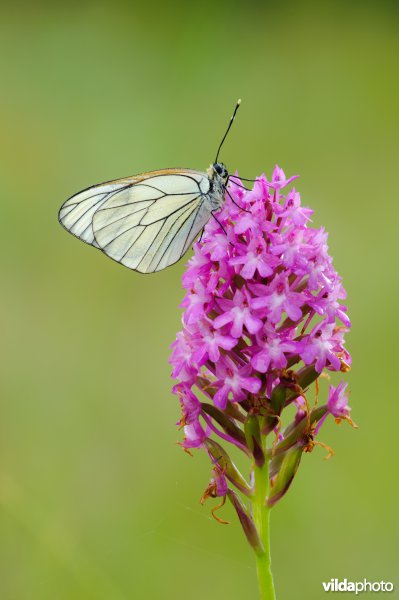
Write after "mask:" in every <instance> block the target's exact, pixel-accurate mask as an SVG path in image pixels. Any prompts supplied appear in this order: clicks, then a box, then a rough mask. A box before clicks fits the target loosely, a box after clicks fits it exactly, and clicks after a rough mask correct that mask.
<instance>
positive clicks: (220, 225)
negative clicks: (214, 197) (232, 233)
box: [211, 212, 227, 235]
mask: <svg viewBox="0 0 399 600" xmlns="http://www.w3.org/2000/svg"><path fill="white" fill-rule="evenodd" d="M211 215H212V217H213V218H214V219H215V221H216V223H218V225H219V227H221V228H222V229H223V231H224V234H225V235H227V231H226V230H225V228H224V227H223V225H222V224H221V222H220V221H219V219H218V218H217V217H215V215H214V214H213V212H211Z"/></svg>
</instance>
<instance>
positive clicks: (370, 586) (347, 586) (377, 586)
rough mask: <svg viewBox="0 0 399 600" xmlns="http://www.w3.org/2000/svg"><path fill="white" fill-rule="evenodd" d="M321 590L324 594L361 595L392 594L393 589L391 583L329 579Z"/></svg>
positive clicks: (324, 582)
mask: <svg viewBox="0 0 399 600" xmlns="http://www.w3.org/2000/svg"><path fill="white" fill-rule="evenodd" d="M322 583H323V588H324V591H325V592H354V593H355V594H361V593H362V592H392V591H393V589H394V586H393V583H391V582H390V581H373V582H372V581H367V579H364V580H363V581H348V580H347V579H343V580H342V581H339V580H338V579H331V580H330V581H323V582H322Z"/></svg>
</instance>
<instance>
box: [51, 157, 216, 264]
mask: <svg viewBox="0 0 399 600" xmlns="http://www.w3.org/2000/svg"><path fill="white" fill-rule="evenodd" d="M209 188H210V183H209V178H208V177H207V175H206V174H205V173H202V172H200V171H194V170H189V169H179V170H176V169H165V170H163V171H154V172H151V173H144V174H141V175H137V176H135V177H130V178H126V179H120V180H116V181H111V182H107V183H105V184H101V185H98V186H94V187H92V188H89V189H87V190H84V191H83V192H80V193H79V194H76V195H75V196H73V197H72V198H70V199H69V200H67V201H66V202H65V203H64V204H63V206H62V207H61V210H60V214H59V218H60V222H61V223H62V225H64V227H65V228H66V229H68V230H69V231H70V232H71V233H73V234H74V235H75V236H77V237H79V238H80V239H82V240H83V241H85V242H87V243H89V244H92V245H93V246H97V247H99V248H100V249H101V250H102V251H103V252H105V254H107V255H108V256H109V257H111V258H112V259H114V260H116V261H118V262H120V263H122V264H123V265H125V266H127V267H129V268H130V269H134V270H136V271H139V272H141V273H152V272H154V271H160V270H162V269H164V268H166V267H168V266H169V265H172V264H173V263H175V262H177V261H178V260H179V259H180V258H181V257H182V255H183V254H184V253H185V252H186V251H187V249H188V248H189V246H190V244H191V243H192V241H193V240H194V239H195V237H196V236H197V235H198V234H199V232H200V231H201V229H202V228H203V227H204V225H205V224H206V222H207V221H208V220H209V217H210V214H211V207H210V204H209V202H208V201H207V199H208V196H207V193H208V192H209Z"/></svg>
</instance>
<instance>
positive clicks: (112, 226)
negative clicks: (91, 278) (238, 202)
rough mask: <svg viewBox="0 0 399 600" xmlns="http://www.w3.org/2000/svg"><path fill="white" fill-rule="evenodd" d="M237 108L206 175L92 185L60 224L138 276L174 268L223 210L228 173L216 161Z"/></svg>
mask: <svg viewBox="0 0 399 600" xmlns="http://www.w3.org/2000/svg"><path fill="white" fill-rule="evenodd" d="M240 103H241V100H238V102H237V104H236V107H235V110H234V113H233V116H232V117H231V119H230V122H229V125H228V127H227V130H226V133H225V134H224V136H223V139H222V141H221V143H220V145H219V148H218V151H217V154H216V159H215V162H214V163H213V164H211V166H210V167H209V168H208V169H207V171H206V172H202V171H196V170H193V169H162V170H160V171H150V172H148V173H142V174H140V175H133V176H131V177H125V178H122V179H115V180H114V181H108V182H106V183H100V184H98V185H94V186H91V187H89V188H87V189H85V190H83V191H81V192H79V193H77V194H75V195H74V196H72V197H71V198H69V199H68V200H66V202H64V204H63V205H62V206H61V209H60V211H59V215H58V219H59V222H60V223H61V225H62V226H63V227H64V228H65V229H66V230H67V231H69V232H70V233H72V234H73V235H74V236H76V237H77V238H79V239H80V240H82V241H83V242H86V244H91V245H92V246H94V247H96V248H99V249H100V250H101V251H102V252H104V253H105V254H106V255H107V256H109V257H110V258H112V259H113V260H115V261H117V262H119V263H121V264H122V265H125V266H126V267H128V268H129V269H133V270H134V271H138V272H140V273H153V272H155V271H161V270H163V269H165V268H166V267H169V266H170V265H173V264H174V263H176V262H177V261H178V260H180V258H181V257H182V256H183V255H184V254H185V253H186V252H187V250H188V249H189V247H190V246H191V244H192V243H193V241H194V240H195V239H196V238H197V236H198V235H199V233H200V232H201V231H202V229H203V228H204V226H205V225H206V223H207V222H208V221H209V219H210V218H211V216H212V215H213V213H214V212H215V211H218V210H219V209H220V208H221V207H222V206H223V203H224V200H225V192H226V190H227V184H228V181H229V173H228V171H227V169H226V167H225V165H224V164H223V163H221V162H218V157H219V152H220V149H221V147H222V145H223V142H224V140H225V139H226V136H227V134H228V132H229V130H230V127H231V125H232V123H233V121H234V118H235V115H236V113H237V110H238V107H239V106H240ZM213 216H214V215H213ZM215 218H216V217H215ZM216 220H217V219H216Z"/></svg>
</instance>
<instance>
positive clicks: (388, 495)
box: [0, 0, 399, 600]
mask: <svg viewBox="0 0 399 600" xmlns="http://www.w3.org/2000/svg"><path fill="white" fill-rule="evenodd" d="M396 7H397V4H396V3H393V2H392V3H384V2H375V3H373V2H363V3H360V2H359V3H347V2H346V3H345V2H342V3H341V2H335V3H333V2H331V3H327V2H318V3H314V4H313V3H311V2H297V3H295V2H292V3H283V4H280V3H276V4H270V5H268V4H266V3H259V4H258V3H255V2H253V3H251V2H247V3H239V2H237V3H235V2H219V3H207V2H204V1H203V2H195V3H192V4H188V3H187V4H178V3H173V2H172V3H159V4H156V3H155V4H154V3H147V5H146V3H140V4H134V3H131V4H129V3H122V2H119V1H117V0H115V1H114V2H108V3H106V2H105V3H103V2H92V3H91V2H80V3H78V2H72V3H66V2H60V3H53V4H41V3H32V4H29V5H28V4H26V5H25V4H23V3H22V4H21V3H19V4H18V5H16V6H14V8H12V7H11V6H10V5H9V4H7V5H6V4H3V6H2V18H1V23H0V56H1V58H0V60H1V63H2V64H1V77H2V85H1V88H2V90H1V100H0V108H1V113H0V119H1V138H2V140H1V142H2V143H1V160H0V169H1V172H2V174H1V189H2V197H3V200H2V216H1V223H0V228H1V232H0V233H1V235H0V241H1V244H2V248H1V253H0V255H1V261H2V270H1V273H2V285H1V289H2V291H1V296H0V298H1V300H0V302H1V315H2V333H1V337H2V346H3V356H2V359H1V363H0V369H1V375H0V381H1V384H0V385H1V388H2V405H1V418H0V423H1V425H0V597H1V599H2V600H55V599H56V600H70V599H74V600H75V599H76V600H92V599H93V600H124V599H131V598H140V599H141V598H144V599H149V600H158V599H161V598H162V599H165V598H174V599H176V600H179V599H183V598H184V599H187V598H189V599H190V600H200V599H201V600H202V599H203V598H210V599H213V598H223V599H224V598H231V599H239V598H254V599H255V598H257V583H256V578H255V571H254V561H253V557H252V553H251V551H250V549H249V548H247V546H246V542H245V540H244V538H243V535H242V532H241V531H240V529H239V527H238V525H237V523H234V525H231V526H229V527H224V526H221V525H218V524H217V523H216V522H215V521H214V520H213V519H212V518H210V516H209V510H210V506H205V507H204V508H202V507H201V506H200V505H199V503H198V499H199V497H200V495H201V493H202V491H203V489H204V487H205V486H206V484H207V481H208V476H209V464H208V460H207V459H206V457H205V455H204V456H203V455H202V454H200V453H197V454H196V455H195V457H194V458H191V459H190V458H189V457H188V456H187V455H185V454H184V453H183V452H182V451H181V450H180V449H179V448H178V447H177V446H176V445H175V441H176V440H177V439H178V438H179V434H178V432H177V430H176V428H175V425H174V424H175V422H176V421H177V419H178V417H179V408H178V402H177V400H176V398H174V397H173V396H172V395H171V393H170V387H171V380H170V368H169V365H168V355H169V345H170V343H171V342H172V341H173V339H174V336H175V333H176V331H177V330H178V329H179V327H180V309H179V303H180V301H181V299H182V296H183V292H182V289H181V283H180V278H181V275H182V273H183V269H184V262H181V263H179V264H177V265H175V266H174V267H172V268H171V269H168V270H167V271H164V272H161V273H159V274H157V275H154V276H148V277H144V276H140V275H138V274H136V273H133V272H131V271H129V270H128V269H124V268H121V267H120V266H118V265H117V264H116V263H114V262H113V261H111V260H107V259H106V258H105V257H104V256H103V255H101V253H99V252H96V251H95V250H93V249H92V248H90V247H89V246H86V245H85V244H82V243H80V242H79V241H77V240H76V239H74V238H73V237H71V236H69V235H67V234H66V233H65V231H63V230H62V228H61V227H60V226H59V225H58V222H57V211H58V208H59V206H60V204H61V203H62V202H63V201H64V200H65V199H66V198H67V197H68V196H70V195H71V194H73V193H75V192H76V191H78V190H79V189H81V188H84V187H87V186H88V185H91V184H93V183H97V182H101V181H105V180H109V179H112V178H117V177H121V176H126V175H130V174H133V173H136V172H140V171H145V170H152V169H156V168H161V167H168V166H187V167H193V168H199V169H202V168H206V167H207V166H208V165H209V163H210V162H211V161H212V159H213V158H214V154H215V150H216V148H217V145H218V143H219V141H220V139H221V136H222V134H223V131H224V129H225V126H226V124H227V121H228V118H229V117H230V114H231V111H232V109H233V107H234V103H235V101H236V99H237V98H238V97H241V98H242V100H243V103H242V108H241V110H240V113H239V115H238V119H237V121H236V123H235V126H234V128H233V130H232V132H231V135H230V137H229V139H228V141H227V143H226V145H225V147H224V150H223V153H222V159H223V160H224V162H226V164H227V166H228V167H229V168H230V169H231V170H232V169H236V168H237V169H239V171H240V172H241V173H242V174H243V175H245V176H246V177H253V176H255V175H257V174H259V173H261V172H263V171H264V172H266V173H267V174H268V175H270V174H271V171H272V169H273V167H274V164H275V163H278V164H279V165H280V166H282V167H283V168H284V169H285V171H286V173H287V174H289V175H291V174H294V173H299V174H300V175H301V179H300V180H299V183H298V188H299V189H300V191H301V194H302V198H303V201H304V203H305V204H306V205H310V206H311V207H312V208H314V209H315V211H316V212H315V223H316V224H317V225H321V224H323V225H324V226H325V227H326V229H327V230H328V231H329V232H330V250H331V253H332V255H333V256H334V260H335V266H336V268H337V269H338V271H339V272H340V273H341V275H342V276H343V278H344V283H345V286H346V288H347V291H348V296H349V299H348V305H349V309H350V315H351V317H352V319H353V330H352V333H351V334H350V335H349V338H348V348H349V349H350V350H351V352H352V353H353V359H354V361H353V370H352V372H351V373H350V374H349V375H348V381H349V383H350V388H351V404H352V406H353V413H352V414H353V417H354V419H355V421H356V422H358V424H359V425H360V429H359V430H358V431H355V430H352V429H351V428H350V427H349V426H347V425H346V424H343V425H342V426H341V427H340V428H338V427H336V426H335V424H334V423H333V422H332V423H329V424H328V425H326V426H325V429H324V431H323V440H324V441H325V442H326V443H328V444H330V445H332V446H333V447H334V449H335V451H336V455H335V457H334V458H333V459H332V460H330V461H329V462H325V461H323V457H324V452H323V451H322V450H320V449H316V450H315V452H314V453H313V454H311V455H306V456H305V457H304V460H303V462H302V465H301V469H300V471H299V474H298V477H297V478H296V480H295V482H294V485H293V487H292V489H291V490H290V493H289V494H288V495H287V496H286V497H285V499H284V500H283V501H282V502H281V504H280V505H278V506H277V508H276V509H275V510H274V511H273V514H272V548H273V566H274V574H275V579H276V586H277V591H278V598H279V600H291V599H295V600H302V599H303V600H305V599H306V600H308V599H311V600H312V599H318V598H323V597H324V592H323V591H322V585H321V582H322V581H327V580H329V579H330V578H332V577H337V578H343V577H347V578H348V579H350V580H362V579H363V578H367V579H368V580H370V581H377V580H378V581H379V580H381V579H384V580H387V581H392V582H394V583H395V584H396V586H397V588H398V589H399V581H398V554H399V549H398V533H399V527H398V508H397V507H398V499H399V494H398V491H399V483H398V442H397V439H398V436H397V428H398V417H399V409H398V402H397V389H396V388H397V385H396V376H395V372H396V362H395V351H396V344H397V331H395V324H396V322H397V298H398V286H397V281H396V273H397V258H396V257H397V253H396V240H397V225H396V219H397V217H398V210H397V202H398V200H397V192H396V190H397V188H398V185H397V182H396V175H397V169H398V152H397V150H398V134H399V118H398V101H399V97H398V96H399V82H398V69H397V64H398V50H399V41H398V12H397V8H396ZM224 514H225V515H226V516H227V517H229V516H230V517H231V518H232V519H233V520H234V515H232V514H231V513H230V511H229V508H227V507H226V512H225V513H224ZM397 593H398V592H397V591H396V592H395V593H394V594H393V595H395V594H397ZM367 596H371V594H364V597H367Z"/></svg>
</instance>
